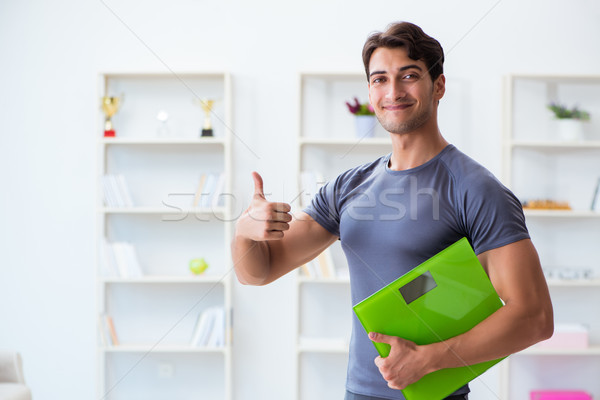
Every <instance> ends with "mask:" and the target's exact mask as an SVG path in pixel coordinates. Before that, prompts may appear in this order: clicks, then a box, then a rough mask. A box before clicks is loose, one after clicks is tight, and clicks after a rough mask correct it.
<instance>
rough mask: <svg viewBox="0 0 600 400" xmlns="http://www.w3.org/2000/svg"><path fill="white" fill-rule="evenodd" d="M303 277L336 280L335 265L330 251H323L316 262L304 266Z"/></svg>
mask: <svg viewBox="0 0 600 400" xmlns="http://www.w3.org/2000/svg"><path fill="white" fill-rule="evenodd" d="M301 269H302V275H304V276H306V277H308V278H336V277H337V274H336V269H335V264H334V263H333V257H332V256H331V251H330V250H329V249H325V250H323V252H322V253H321V254H319V255H318V256H317V257H316V258H315V259H314V260H311V261H309V262H307V263H306V264H304V265H303V266H302V267H301Z"/></svg>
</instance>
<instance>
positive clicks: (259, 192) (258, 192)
mask: <svg viewBox="0 0 600 400" xmlns="http://www.w3.org/2000/svg"><path fill="white" fill-rule="evenodd" d="M252 179H253V180H254V195H255V196H260V197H262V198H263V199H264V198H265V192H264V189H263V180H262V177H261V176H260V175H259V173H258V172H252Z"/></svg>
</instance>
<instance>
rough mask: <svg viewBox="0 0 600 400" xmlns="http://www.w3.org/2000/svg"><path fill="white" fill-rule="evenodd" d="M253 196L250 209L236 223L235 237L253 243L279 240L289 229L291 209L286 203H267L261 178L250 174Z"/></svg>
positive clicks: (255, 174) (256, 174)
mask: <svg viewBox="0 0 600 400" xmlns="http://www.w3.org/2000/svg"><path fill="white" fill-rule="evenodd" d="M252 179H253V180H254V195H253V196H252V202H251V203H250V207H248V209H247V210H246V211H245V212H244V213H243V214H242V216H241V217H240V219H239V220H238V222H237V226H236V235H237V236H241V237H245V238H247V239H251V240H254V241H266V240H279V239H282V238H283V233H284V232H285V231H287V230H288V229H289V228H290V225H289V222H290V221H291V220H292V216H291V214H290V211H291V207H290V205H289V204H287V203H273V202H269V201H267V199H266V198H265V194H264V189H263V180H262V177H261V176H260V175H259V174H258V173H257V172H253V173H252Z"/></svg>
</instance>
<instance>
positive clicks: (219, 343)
mask: <svg viewBox="0 0 600 400" xmlns="http://www.w3.org/2000/svg"><path fill="white" fill-rule="evenodd" d="M190 345H191V346H195V347H223V346H224V345H225V310H224V308H223V307H209V308H207V309H206V310H204V311H203V312H202V313H200V314H199V315H198V318H197V320H196V325H195V327H194V330H193V333H192V338H191V340H190Z"/></svg>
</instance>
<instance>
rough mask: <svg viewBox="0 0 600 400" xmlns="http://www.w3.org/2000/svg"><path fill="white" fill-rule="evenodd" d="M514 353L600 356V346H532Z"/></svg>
mask: <svg viewBox="0 0 600 400" xmlns="http://www.w3.org/2000/svg"><path fill="white" fill-rule="evenodd" d="M514 355H523V356H530V355H531V356H600V346H591V347H588V348H585V349H564V348H563V349H560V348H556V349H553V348H543V347H537V346H532V347H530V348H528V349H525V350H523V351H521V352H519V353H516V354H514Z"/></svg>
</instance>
